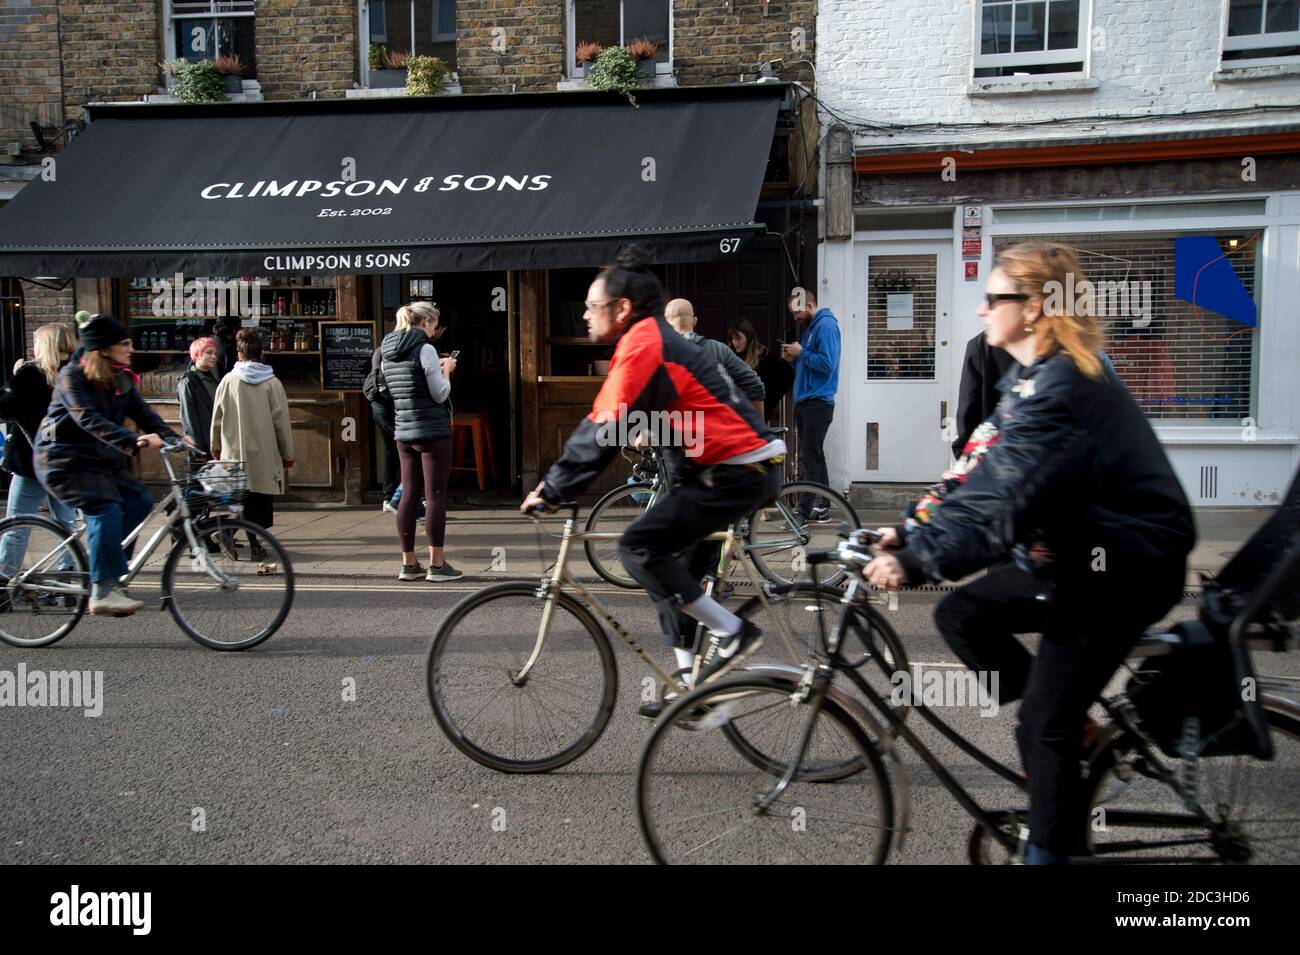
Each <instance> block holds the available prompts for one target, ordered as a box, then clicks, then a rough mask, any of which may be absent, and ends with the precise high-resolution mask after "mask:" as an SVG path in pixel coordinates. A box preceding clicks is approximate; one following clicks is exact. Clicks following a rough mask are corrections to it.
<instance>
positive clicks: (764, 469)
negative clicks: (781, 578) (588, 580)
mask: <svg viewBox="0 0 1300 955" xmlns="http://www.w3.org/2000/svg"><path fill="white" fill-rule="evenodd" d="M664 300H665V294H664V288H663V285H662V284H661V283H660V281H659V278H658V276H656V275H655V274H654V273H653V272H651V271H650V270H649V269H648V268H646V267H645V265H644V264H642V263H641V262H640V261H639V260H638V259H637V258H636V257H635V255H631V254H629V255H624V256H620V257H619V261H618V263H617V264H615V265H611V266H608V267H606V268H605V269H603V270H602V271H601V272H600V274H599V275H597V276H596V279H595V281H594V282H592V283H591V288H590V289H589V290H588V292H587V302H586V306H587V311H586V314H585V318H586V321H587V328H588V333H589V335H590V337H591V340H592V341H596V342H614V341H617V342H618V345H617V347H616V348H615V349H614V359H613V361H612V362H611V363H610V369H609V377H608V378H606V380H605V384H604V385H603V386H602V387H601V389H600V393H599V394H598V395H596V401H595V403H594V404H593V406H592V409H591V413H590V414H588V415H587V417H586V418H584V419H583V420H582V422H581V423H580V424H579V425H578V428H577V430H575V431H574V433H573V435H572V436H571V437H570V438H569V440H568V442H567V443H566V444H565V446H564V452H563V453H562V454H561V455H560V459H559V460H558V461H556V462H555V463H554V464H553V465H552V466H551V469H550V470H549V471H548V472H547V473H546V477H545V479H544V480H543V481H542V482H541V483H540V484H538V485H537V487H536V488H535V489H534V490H533V491H532V492H531V493H530V494H529V495H528V496H527V497H526V498H525V499H524V502H523V504H522V505H521V506H520V510H521V511H523V512H524V513H525V514H532V513H535V512H537V511H539V510H551V509H553V508H554V505H556V504H558V503H559V502H560V501H563V500H569V499H572V498H573V497H574V496H575V495H577V494H578V493H579V492H581V491H582V490H583V488H585V487H586V486H587V485H588V484H590V483H591V481H592V480H594V479H595V477H596V476H597V475H598V474H600V472H601V471H602V470H603V469H604V467H605V465H606V464H607V463H608V462H609V460H610V458H611V457H613V456H614V454H615V453H617V451H618V449H619V447H620V446H621V445H623V444H625V443H631V440H630V439H633V438H634V436H635V435H636V434H637V433H638V432H640V433H647V436H648V437H650V439H651V440H652V441H654V442H655V443H656V444H658V445H660V446H665V445H669V446H673V447H678V448H680V449H681V450H682V452H683V456H684V458H685V467H684V468H683V474H682V478H681V480H682V483H681V485H680V486H679V487H676V488H674V489H673V491H672V493H671V494H669V495H668V496H667V497H666V498H665V499H663V500H662V501H660V502H659V503H658V504H656V505H655V506H654V507H653V508H651V509H650V510H648V511H646V512H645V513H644V514H643V515H642V516H641V517H640V518H638V519H637V520H636V521H635V522H633V523H632V524H631V525H630V526H629V527H628V529H627V530H626V531H625V532H624V534H623V540H622V541H621V543H620V544H619V557H620V558H621V559H622V561H623V566H624V567H626V568H627V570H628V573H630V574H631V575H632V576H633V577H634V578H635V579H636V580H637V582H638V583H640V584H641V585H642V586H643V587H645V589H646V592H647V593H649V594H650V596H651V598H652V599H653V600H654V602H655V605H656V607H657V608H658V611H659V620H660V624H661V626H662V628H663V632H664V634H665V635H669V637H670V639H672V640H673V641H674V644H675V646H676V649H677V650H678V651H679V652H678V661H679V664H680V665H682V666H683V667H685V666H688V665H689V661H690V659H691V654H690V648H689V647H683V646H681V642H682V641H683V638H682V637H680V636H673V635H677V634H680V633H681V632H683V631H687V632H689V630H688V628H683V627H681V626H679V618H678V613H679V611H680V612H684V613H685V614H686V615H688V616H690V617H692V618H694V619H695V620H698V621H700V622H701V623H703V624H704V625H705V627H707V628H708V630H709V633H710V634H711V636H712V638H713V639H712V640H711V644H710V647H709V649H708V652H707V653H706V655H705V659H704V664H703V666H702V668H701V671H700V682H701V683H703V682H704V681H705V680H706V679H711V678H713V677H714V676H716V675H719V674H721V673H723V672H725V671H727V670H730V669H731V668H733V667H734V666H736V664H737V663H739V662H740V661H741V660H742V659H744V658H746V657H748V656H749V655H750V654H752V653H753V652H754V651H755V650H757V649H758V648H759V647H760V646H761V645H762V642H763V637H762V633H761V632H760V631H759V630H758V628H757V627H755V626H754V625H753V624H751V623H749V622H748V621H744V620H741V618H739V617H737V616H736V615H735V614H733V613H731V612H730V611H729V610H727V609H726V608H725V607H723V606H722V605H721V604H720V603H718V602H717V601H716V600H714V599H713V598H712V597H708V596H706V595H705V593H704V590H703V588H702V587H701V586H700V582H699V581H698V580H697V579H696V578H695V577H694V576H693V575H692V574H691V573H690V571H689V569H688V564H689V559H690V556H691V552H692V551H693V549H694V547H695V546H696V545H698V544H699V543H700V541H701V540H702V539H703V538H705V537H707V536H708V535H709V534H712V533H714V532H716V531H720V530H724V529H726V527H727V525H729V524H730V523H732V522H733V521H735V520H738V519H739V518H741V517H743V516H745V515H746V514H749V513H751V512H753V511H754V510H755V509H757V508H759V507H761V506H762V505H764V504H766V503H767V502H768V501H770V500H772V498H774V497H775V496H776V494H777V491H778V490H779V488H780V484H781V475H780V468H779V465H780V462H781V461H782V460H783V459H784V456H785V442H783V441H782V440H781V439H780V438H779V437H777V434H776V432H774V431H773V430H772V429H770V428H769V427H768V426H767V425H766V424H765V423H764V422H763V420H762V419H761V418H760V417H759V415H758V413H757V412H756V411H755V410H754V406H753V405H752V404H751V403H750V402H749V400H748V399H747V398H746V397H745V396H744V394H742V393H741V391H740V389H739V388H737V387H736V384H735V382H733V381H732V380H731V378H730V377H729V376H728V375H727V372H726V370H725V368H723V367H722V365H721V363H720V362H718V361H717V360H716V358H715V357H714V356H713V355H711V354H709V353H708V352H707V351H706V350H704V349H702V348H701V347H700V346H698V345H696V344H694V343H692V342H690V341H687V340H686V339H685V338H683V337H682V336H681V335H679V334H677V332H675V331H674V330H673V329H672V327H671V326H670V325H669V324H668V323H667V322H666V321H664V318H663V308H664ZM683 661H686V662H683Z"/></svg>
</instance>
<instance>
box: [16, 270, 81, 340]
mask: <svg viewBox="0 0 1300 955" xmlns="http://www.w3.org/2000/svg"><path fill="white" fill-rule="evenodd" d="M22 289H23V320H24V326H25V329H26V332H27V356H28V357H29V358H30V357H31V355H32V338H33V336H34V335H35V334H36V329H38V328H40V327H41V326H42V325H47V324H49V323H50V322H65V323H67V324H69V325H70V324H72V322H73V316H74V315H76V311H77V310H76V306H75V305H74V304H73V292H72V286H68V287H67V288H66V289H64V290H63V291H62V292H55V291H52V290H50V289H46V288H41V287H40V286H39V285H33V284H32V283H31V282H23V283H22ZM91 311H94V309H93V308H92V309H91Z"/></svg>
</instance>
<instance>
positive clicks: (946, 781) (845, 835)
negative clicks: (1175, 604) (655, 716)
mask: <svg viewBox="0 0 1300 955" xmlns="http://www.w3.org/2000/svg"><path fill="white" fill-rule="evenodd" d="M875 539H877V535H875V534H874V533H873V532H870V531H858V532H856V533H854V534H853V535H851V536H850V537H849V538H848V539H847V540H845V541H844V542H842V543H841V544H840V545H839V547H838V548H837V549H836V550H835V551H834V552H826V553H819V554H813V555H810V560H811V561H812V563H813V564H814V566H816V565H818V564H821V563H825V562H829V561H831V560H834V561H836V562H837V563H838V565H839V566H840V567H842V568H844V569H846V570H849V571H850V572H851V577H850V583H849V585H848V587H847V588H846V590H845V591H844V592H843V593H842V595H840V597H839V604H840V607H841V613H840V615H839V617H838V619H837V620H836V621H835V623H834V624H833V625H832V626H831V627H830V629H829V631H828V629H827V627H826V626H825V625H824V622H823V619H822V618H821V617H819V618H818V631H819V632H818V633H817V636H816V640H815V642H814V648H815V649H814V652H813V654H812V656H811V658H810V659H809V661H808V662H807V664H806V665H805V666H804V668H803V671H802V674H801V675H800V676H799V677H797V678H796V677H794V676H791V675H790V674H788V673H785V674H762V675H752V674H749V673H740V674H738V675H734V676H728V677H726V678H724V679H722V680H719V681H718V682H716V683H711V684H707V685H705V686H703V687H701V688H699V689H697V690H695V691H693V692H691V693H688V694H686V695H684V696H682V697H681V698H680V699H678V700H677V702H676V703H674V704H673V706H672V707H671V708H669V709H668V710H667V711H666V712H665V713H664V714H663V715H662V716H661V717H660V719H659V720H658V721H657V722H656V724H655V726H654V729H653V730H652V731H651V733H650V735H649V736H648V737H647V739H646V740H645V743H644V745H643V748H642V751H641V758H640V762H639V766H638V771H637V789H636V806H637V818H638V823H639V825H640V828H641V833H642V838H643V840H644V842H645V844H646V847H647V849H648V850H649V853H650V855H651V857H652V858H653V859H654V860H655V861H656V862H659V863H668V862H688V861H690V862H707V863H717V862H738V861H743V862H771V861H795V862H816V863H817V864H825V863H832V862H854V863H858V862H870V863H875V864H880V863H883V862H885V861H886V860H887V858H888V855H889V853H890V851H891V849H892V847H893V845H894V842H895V839H896V837H897V838H898V841H899V843H900V845H901V843H902V841H903V838H904V837H905V836H906V833H907V832H908V830H909V828H910V826H909V822H908V817H909V805H908V802H907V800H906V798H905V796H906V793H907V788H906V774H905V773H904V771H903V768H902V764H901V761H899V760H898V759H897V754H896V750H897V746H896V745H895V742H896V739H897V738H899V737H901V738H902V739H903V740H905V741H906V742H907V743H908V744H909V745H910V746H911V747H912V749H913V750H914V751H915V752H916V753H917V754H918V755H919V756H920V757H921V759H922V761H923V762H924V763H925V764H926V766H928V767H929V768H930V769H931V770H932V771H933V773H934V774H935V776H936V777H937V778H938V780H939V782H940V783H941V784H942V786H943V787H944V788H945V789H947V790H948V792H949V793H950V794H951V795H952V796H953V797H954V799H956V801H957V803H958V805H959V806H961V808H962V809H963V810H964V811H965V812H966V813H967V814H968V815H969V816H971V818H972V819H973V820H974V823H975V824H974V827H973V829H972V832H971V834H970V837H969V839H968V841H967V851H968V856H969V859H970V861H971V862H973V863H980V864H987V863H989V862H991V861H993V859H994V857H995V855H998V854H1000V857H1001V859H1002V860H1004V861H1019V860H1020V859H1021V858H1023V853H1024V850H1025V843H1026V841H1027V838H1028V826H1027V818H1028V814H1027V810H1026V809H1024V808H1019V807H1017V808H995V807H985V806H982V805H980V804H979V802H978V801H977V800H976V799H975V798H974V797H973V796H972V795H971V794H970V793H969V792H968V791H967V790H966V789H965V788H964V787H963V786H962V785H961V784H960V783H959V782H958V781H957V779H956V778H955V777H954V776H953V774H952V773H951V772H950V771H949V770H948V768H947V767H946V766H945V765H944V763H943V761H942V760H941V759H940V758H939V757H937V756H936V755H935V754H934V752H933V751H932V750H931V749H930V748H929V747H927V746H926V744H925V743H924V742H923V741H922V740H921V739H920V738H919V737H918V735H917V733H916V732H915V730H914V729H913V725H914V724H912V725H908V724H905V723H904V720H903V714H901V713H899V712H898V710H897V709H896V708H895V707H894V706H893V705H891V703H889V702H887V701H886V699H885V698H884V697H883V696H882V694H881V693H879V692H878V691H877V690H876V689H875V688H874V687H872V686H871V685H870V684H869V683H868V682H867V681H866V680H864V679H863V677H862V676H861V674H860V673H859V669H860V668H861V667H862V666H863V664H864V663H865V662H866V660H867V659H868V657H869V656H870V654H869V653H867V654H856V653H855V654H854V655H852V656H851V655H849V654H848V652H847V649H848V644H847V642H846V639H845V638H846V635H847V633H848V630H847V629H846V627H845V621H846V619H849V614H850V613H851V611H852V610H853V608H854V607H855V605H857V604H858V603H860V602H861V601H862V600H863V599H864V596H863V595H864V593H865V592H866V587H867V585H866V584H865V582H864V581H862V579H861V576H860V573H861V569H862V568H863V567H865V566H866V564H867V563H868V562H869V561H870V560H871V559H872V556H873V555H872V554H871V553H870V551H869V549H868V545H869V544H870V543H871V542H873V541H874V540H875ZM1296 554H1300V547H1297V548H1296V552H1295V554H1293V555H1292V558H1291V562H1290V565H1289V567H1290V570H1289V571H1287V569H1286V568H1282V571H1281V577H1283V578H1284V577H1285V575H1286V573H1287V572H1289V573H1291V574H1292V575H1293V576H1294V575H1295V574H1296V572H1297V571H1298V570H1300V560H1297V559H1296V556H1295V555H1296ZM1275 576H1277V575H1275ZM1243 620H1244V622H1241V621H1243ZM1260 620H1261V616H1260V615H1259V614H1258V613H1256V615H1255V616H1254V617H1249V616H1247V617H1243V618H1239V620H1238V622H1237V623H1234V626H1233V630H1232V632H1231V636H1230V640H1231V643H1232V646H1233V648H1234V652H1236V653H1237V654H1238V656H1243V655H1245V654H1246V653H1247V650H1248V649H1270V650H1281V649H1294V648H1295V647H1296V646H1297V634H1296V628H1295V626H1294V625H1293V624H1286V625H1279V624H1278V623H1277V622H1272V623H1269V624H1267V625H1260ZM1180 626H1181V625H1180ZM1192 633H1193V631H1192V630H1190V629H1187V630H1180V629H1179V628H1175V629H1174V630H1173V631H1170V632H1167V633H1150V634H1147V635H1145V636H1144V637H1143V639H1142V640H1141V641H1140V642H1139V644H1138V646H1137V648H1135V655H1137V656H1143V657H1150V656H1155V655H1161V654H1170V653H1180V652H1188V651H1187V650H1186V648H1187V647H1190V646H1191V645H1192V644H1193V643H1194V642H1195V639H1194V637H1193V636H1192ZM877 662H879V661H877ZM899 670H900V671H901V670H902V668H901V667H900V668H899ZM840 674H843V675H844V676H845V677H847V679H848V680H849V682H850V683H851V684H852V685H853V686H854V687H856V688H857V689H858V690H859V691H860V692H861V694H862V696H863V697H865V698H866V700H867V702H868V703H869V704H870V707H869V709H870V712H868V708H867V707H863V706H861V705H856V704H855V705H848V706H846V705H845V702H844V694H842V693H841V694H840V695H839V696H836V695H835V693H834V690H835V685H834V681H835V678H836V677H837V676H838V675H840ZM891 682H892V681H891ZM1281 689H1282V686H1281V684H1278V683H1272V684H1268V685H1262V686H1261V691H1260V694H1259V697H1260V699H1259V709H1258V711H1256V712H1255V713H1254V715H1253V716H1248V717H1246V718H1245V722H1246V723H1247V724H1248V725H1250V726H1252V727H1253V728H1254V730H1255V731H1258V732H1262V733H1263V734H1264V741H1265V744H1266V745H1268V740H1269V739H1270V736H1269V734H1270V732H1271V740H1272V745H1273V747H1274V748H1276V749H1278V750H1282V749H1285V754H1284V756H1282V757H1281V759H1282V761H1283V762H1285V764H1286V767H1287V770H1288V772H1277V771H1275V772H1273V773H1271V774H1262V773H1256V774H1255V776H1256V778H1255V779H1254V780H1252V781H1251V782H1252V785H1250V786H1248V787H1247V786H1243V785H1242V782H1241V780H1240V779H1239V778H1238V776H1239V771H1240V770H1242V769H1243V768H1244V769H1246V770H1257V769H1259V768H1261V767H1262V766H1263V765H1266V764H1264V763H1260V762H1258V761H1254V760H1243V759H1242V758H1240V757H1231V758H1230V757H1222V758H1215V759H1211V758H1207V757H1200V756H1199V753H1200V752H1201V750H1200V749H1197V748H1192V749H1191V750H1189V751H1187V752H1186V753H1184V755H1183V757H1182V758H1181V759H1176V760H1172V761H1171V760H1169V759H1167V758H1162V757H1161V755H1160V754H1159V747H1158V745H1157V744H1156V742H1155V741H1154V740H1153V739H1152V737H1151V736H1150V735H1148V733H1147V732H1146V731H1145V730H1144V729H1143V726H1142V724H1141V722H1140V720H1139V718H1138V716H1137V713H1136V710H1135V708H1134V706H1133V705H1132V703H1131V701H1129V700H1128V699H1127V698H1126V697H1125V695H1124V694H1120V695H1119V696H1117V697H1110V698H1102V699H1100V700H1099V701H1098V702H1099V703H1100V705H1101V706H1102V707H1103V709H1104V710H1105V711H1106V713H1107V714H1108V715H1109V717H1110V719H1111V723H1110V724H1109V725H1108V726H1107V727H1105V728H1104V729H1103V730H1102V732H1100V733H1099V734H1098V735H1097V737H1096V738H1095V740H1094V742H1093V744H1092V747H1091V749H1090V750H1088V752H1087V761H1086V765H1087V769H1088V778H1087V780H1086V785H1087V793H1088V802H1087V807H1088V815H1087V817H1086V818H1083V819H1080V820H1079V826H1080V830H1079V832H1080V836H1081V839H1082V840H1083V844H1084V845H1086V846H1087V849H1088V853H1089V854H1088V855H1084V856H1080V857H1077V858H1073V859H1071V861H1073V862H1087V863H1102V862H1109V863H1117V862H1124V863H1131V862H1171V861H1172V862H1201V863H1205V862H1240V861H1246V860H1249V859H1253V858H1258V857H1261V856H1264V855H1270V856H1276V854H1277V853H1278V852H1279V851H1281V850H1280V849H1279V846H1278V842H1279V839H1278V837H1276V836H1273V835H1272V834H1271V829H1270V827H1276V826H1279V825H1284V826H1289V827H1291V829H1292V831H1291V833H1290V835H1289V839H1290V840H1291V841H1290V846H1291V848H1290V849H1289V850H1288V851H1290V852H1292V853H1294V854H1295V857H1297V858H1300V826H1298V825H1297V823H1300V819H1297V818H1296V813H1295V796H1294V784H1293V783H1292V782H1291V781H1290V780H1291V779H1292V778H1293V776H1294V772H1295V767H1296V766H1300V704H1297V703H1296V702H1294V701H1292V700H1290V699H1288V698H1286V697H1285V696H1283V695H1281V693H1280V692H1279V690H1281ZM1289 689H1291V690H1294V689H1295V687H1293V686H1290V687H1289ZM916 709H917V710H919V712H920V713H921V714H922V716H923V717H924V719H925V721H926V723H928V724H929V725H930V726H932V727H933V728H935V729H936V730H937V731H938V732H939V733H940V734H941V735H942V736H943V737H944V738H945V739H946V740H947V741H948V742H950V743H952V744H954V745H955V746H956V747H957V748H958V749H959V750H960V751H961V752H962V753H964V754H965V755H967V756H969V757H971V758H972V759H974V760H975V761H976V763H978V764H979V765H980V766H982V767H984V768H985V769H987V770H989V771H991V772H992V773H994V774H995V775H996V776H997V777H999V778H1000V779H1001V780H1003V781H1005V782H1007V783H1010V784H1011V785H1013V786H1015V787H1016V788H1018V789H1019V790H1021V791H1022V792H1027V781H1026V779H1025V777H1024V776H1023V774H1021V773H1019V772H1017V771H1016V770H1014V769H1012V768H1011V767H1008V766H1006V765H1004V764H1002V763H1001V762H999V761H998V760H997V759H995V758H994V757H992V756H990V755H989V754H987V753H986V752H984V751H983V750H981V749H980V748H979V747H978V746H976V745H974V744H973V743H971V742H970V741H969V740H967V739H966V738H965V737H964V736H962V735H961V734H960V733H959V732H957V731H956V730H955V729H953V728H952V727H951V726H949V725H948V724H947V723H946V722H945V721H944V720H942V719H940V718H939V717H938V716H937V715H936V714H935V712H934V710H932V709H931V708H929V707H916ZM1246 712H1247V713H1250V712H1251V710H1250V707H1249V704H1248V705H1247V710H1246ZM710 730H721V731H722V736H723V739H719V738H718V734H717V733H711V732H709V731H710ZM733 733H739V734H741V735H743V736H744V737H745V738H747V739H751V740H752V741H754V743H755V745H756V747H757V748H760V749H762V750H763V751H764V752H766V753H768V754H772V756H773V758H772V760H771V762H770V763H768V764H766V765H760V764H758V763H756V762H755V761H753V760H748V759H737V758H736V753H735V748H734V746H732V745H731V744H730V739H729V738H728V737H729V734H733ZM1261 751H1262V750H1261ZM886 756H893V757H894V761H893V767H892V771H888V770H887V769H886V765H885V757H886ZM810 759H815V760H816V761H817V762H818V763H821V762H825V761H827V760H830V761H832V762H833V763H834V764H836V765H846V764H847V762H848V761H850V760H852V761H853V762H855V763H859V764H861V766H862V771H861V772H859V773H856V774H854V775H851V776H849V775H842V776H840V777H839V778H838V779H837V780H835V781H834V783H833V785H831V786H829V787H828V783H827V781H826V780H823V779H818V778H817V777H815V776H813V775H811V774H808V773H806V772H804V771H803V767H804V766H805V765H806V764H807V763H808V761H809V760H810ZM1207 764H1209V765H1208V766H1207ZM1224 773H1227V774H1228V775H1227V779H1226V781H1225V780H1223V779H1221V778H1220V777H1221V776H1222V775H1223V774H1224ZM1261 776H1263V777H1264V778H1259V777H1261ZM1135 780H1136V781H1139V782H1140V783H1141V784H1142V785H1143V786H1145V787H1147V788H1146V789H1144V790H1143V791H1141V792H1139V793H1137V794H1136V795H1137V797H1138V798H1137V800H1136V802H1134V799H1133V796H1134V793H1133V792H1132V791H1128V790H1125V791H1124V792H1123V793H1122V796H1119V797H1118V798H1117V794H1118V792H1119V790H1121V789H1123V788H1124V787H1126V786H1128V785H1130V784H1131V783H1132V782H1133V781H1135ZM895 782H897V783H898V785H897V787H896V786H895V785H894V783H895ZM1207 783H1208V784H1207ZM896 788H897V789H898V790H899V791H900V792H902V793H903V794H904V799H903V800H902V801H901V802H900V801H899V800H898V799H897V798H896V795H895V789H896ZM1150 790H1158V791H1159V792H1160V793H1162V794H1164V796H1165V797H1166V799H1165V804H1159V803H1157V804H1156V805H1152V801H1153V792H1152V791H1150ZM1207 790H1209V794H1208V795H1202V794H1203V793H1206V792H1207ZM1242 793H1248V794H1249V798H1248V799H1247V801H1246V805H1245V806H1242V805H1241V801H1240V799H1238V798H1236V797H1239V796H1240V795H1241V794H1242ZM1225 796H1226V798H1225ZM1252 803H1253V805H1252ZM703 807H707V808H703ZM1238 810H1242V812H1241V813H1239V812H1238ZM1099 811H1100V812H1099ZM1245 813H1248V815H1246V814H1245ZM1098 820H1101V824H1100V825H1098ZM1261 830H1262V831H1263V834H1260V832H1261ZM1171 832H1174V833H1175V835H1174V836H1173V837H1170V833H1171ZM1207 850H1208V852H1207Z"/></svg>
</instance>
